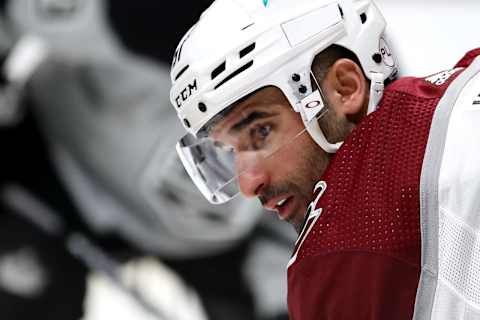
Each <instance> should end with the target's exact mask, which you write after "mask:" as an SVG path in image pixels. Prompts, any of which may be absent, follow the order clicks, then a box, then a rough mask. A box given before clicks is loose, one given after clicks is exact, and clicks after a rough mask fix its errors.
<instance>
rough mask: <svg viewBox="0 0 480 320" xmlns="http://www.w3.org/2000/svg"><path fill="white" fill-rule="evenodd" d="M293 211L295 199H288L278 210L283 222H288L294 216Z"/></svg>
mask: <svg viewBox="0 0 480 320" xmlns="http://www.w3.org/2000/svg"><path fill="white" fill-rule="evenodd" d="M292 209H293V197H290V198H288V199H287V201H286V203H285V204H284V205H283V206H281V207H280V208H277V210H278V216H279V217H280V219H282V220H288V219H289V218H290V215H291V214H292Z"/></svg>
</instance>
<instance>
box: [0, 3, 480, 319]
mask: <svg viewBox="0 0 480 320" xmlns="http://www.w3.org/2000/svg"><path fill="white" fill-rule="evenodd" d="M210 3H211V1H209V0H208V1H207V0H195V1H193V0H185V1H182V2H180V1H170V2H165V1H162V2H160V1H155V0H136V1H113V0H111V1H107V0H9V1H8V0H3V1H0V10H1V16H0V57H1V60H0V66H1V68H2V72H1V77H0V80H1V82H0V148H1V149H0V150H1V152H0V157H1V166H0V210H1V211H0V220H1V221H0V310H2V311H1V312H2V313H1V314H0V317H1V318H2V319H35V318H41V319H49V320H56V319H67V320H68V319H83V320H96V319H108V318H112V317H114V318H115V319H140V320H141V319H163V320H176V319H180V320H182V319H185V320H196V319H209V320H216V319H221V320H224V319H229V320H235V319H259V320H281V319H288V316H287V310H286V269H285V268H286V264H287V261H288V259H289V255H290V250H291V247H292V245H293V242H294V241H295V233H294V231H293V229H291V228H290V227H289V226H287V225H286V224H284V223H282V222H280V221H278V220H277V218H276V217H275V216H273V215H271V214H268V213H265V212H263V210H262V209H261V208H260V207H259V205H258V204H257V203H256V202H255V201H244V200H241V199H237V200H236V201H234V202H233V203H229V204H227V205H224V206H215V207H212V206H210V205H209V204H208V203H206V201H205V200H204V199H203V197H202V196H201V195H200V194H199V193H198V192H197V190H196V189H195V188H194V186H193V184H192V183H191V182H190V180H189V178H188V177H187V176H186V174H185V172H184V171H183V168H182V167H181V165H180V164H179V161H178V159H177V158H176V154H175V151H174V145H175V143H176V141H177V140H178V138H179V137H180V136H181V135H182V134H183V129H182V128H181V127H180V124H179V122H178V121H177V118H176V115H175V112H174V111H173V110H172V109H171V106H170V105H169V100H168V94H169V85H170V78H169V64H170V61H171V58H172V53H173V52H174V50H175V48H176V45H177V43H178V41H179V40H180V39H181V37H182V36H183V35H184V33H185V32H186V31H187V30H188V29H189V28H190V26H191V25H192V24H193V23H195V21H196V20H197V19H198V17H199V16H200V14H201V12H202V11H203V10H204V9H206V8H207V7H208V6H209V5H210ZM377 4H378V6H379V7H380V9H382V10H383V12H384V15H385V17H386V19H387V21H388V23H389V27H388V30H387V36H388V39H389V41H390V44H391V46H392V47H393V48H394V51H395V52H396V54H397V59H398V61H399V64H400V74H401V75H415V76H426V75H429V74H433V73H436V72H439V71H442V70H446V69H449V68H451V67H452V66H453V65H454V64H455V63H456V62H457V61H458V60H459V59H460V58H461V57H462V55H463V54H464V53H465V52H466V51H467V50H469V49H471V48H474V47H475V46H478V45H479V42H480V40H479V39H478V37H474V36H471V35H470V34H472V33H473V31H474V30H476V29H475V26H474V24H475V23H476V22H477V21H478V18H479V14H480V10H479V9H480V3H479V2H478V1H475V0H471V1H469V0H462V1H457V2H456V3H455V4H452V3H451V2H450V3H449V2H447V1H446V0H440V1H424V2H422V3H418V2H415V1H413V0H405V1H402V2H398V1H394V0H378V1H377Z"/></svg>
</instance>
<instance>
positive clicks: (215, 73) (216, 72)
mask: <svg viewBox="0 0 480 320" xmlns="http://www.w3.org/2000/svg"><path fill="white" fill-rule="evenodd" d="M223 71H225V61H223V62H222V63H221V64H220V65H219V66H218V67H216V68H215V70H213V71H212V74H211V76H212V80H213V79H215V78H216V77H218V76H219V75H220V73H222V72H223Z"/></svg>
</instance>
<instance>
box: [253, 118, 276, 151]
mask: <svg viewBox="0 0 480 320" xmlns="http://www.w3.org/2000/svg"><path fill="white" fill-rule="evenodd" d="M271 131H272V126H271V125H269V124H261V125H256V126H255V127H253V128H252V129H251V131H250V138H251V142H252V143H251V145H252V149H254V150H257V149H261V148H263V147H265V142H266V140H267V138H268V136H269V135H270V132H271Z"/></svg>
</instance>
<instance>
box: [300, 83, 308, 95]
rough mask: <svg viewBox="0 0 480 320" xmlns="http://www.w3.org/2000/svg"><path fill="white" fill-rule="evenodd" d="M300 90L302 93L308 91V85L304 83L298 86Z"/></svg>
mask: <svg viewBox="0 0 480 320" xmlns="http://www.w3.org/2000/svg"><path fill="white" fill-rule="evenodd" d="M298 91H300V93H301V94H305V93H307V87H305V86H304V85H303V84H302V85H301V86H300V88H298Z"/></svg>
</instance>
